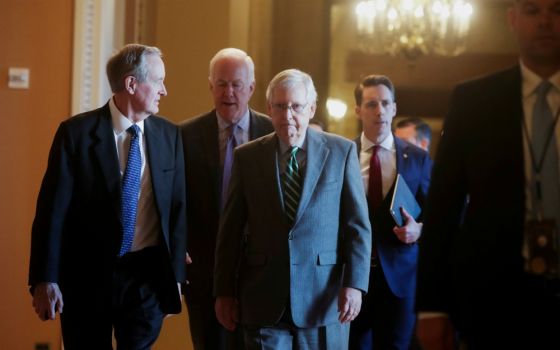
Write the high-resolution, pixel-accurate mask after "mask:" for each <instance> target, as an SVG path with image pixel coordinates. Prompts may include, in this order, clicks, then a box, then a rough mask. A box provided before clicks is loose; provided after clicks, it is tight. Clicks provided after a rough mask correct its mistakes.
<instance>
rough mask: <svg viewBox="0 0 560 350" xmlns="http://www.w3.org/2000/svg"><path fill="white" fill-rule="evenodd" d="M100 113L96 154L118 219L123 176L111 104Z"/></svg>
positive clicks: (96, 131) (96, 134) (96, 132)
mask: <svg viewBox="0 0 560 350" xmlns="http://www.w3.org/2000/svg"><path fill="white" fill-rule="evenodd" d="M99 113H100V115H99V119H98V120H99V122H98V124H97V126H96V129H95V131H94V135H95V137H96V139H97V140H96V142H95V143H94V152H95V156H96V158H97V162H98V164H99V167H100V168H101V172H102V173H103V177H104V179H105V184H106V185H107V191H108V192H109V195H110V197H111V203H112V205H113V209H114V211H115V214H116V215H117V217H119V218H120V210H121V209H120V207H121V204H120V203H121V202H120V201H121V195H120V193H121V174H120V167H119V160H118V158H117V146H116V144H115V136H114V133H113V123H112V121H111V112H110V110H109V104H106V105H105V106H103V107H102V108H101V109H100V112H99Z"/></svg>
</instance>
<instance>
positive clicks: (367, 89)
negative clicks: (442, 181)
mask: <svg viewBox="0 0 560 350" xmlns="http://www.w3.org/2000/svg"><path fill="white" fill-rule="evenodd" d="M354 98H355V101H356V108H355V111H356V114H357V116H358V117H359V118H360V121H361V122H362V129H363V133H362V134H361V135H360V137H359V138H357V139H356V140H355V142H356V145H357V148H358V153H359V158H360V168H361V171H362V179H363V182H364V187H365V193H366V194H367V200H368V208H369V219H370V222H371V227H372V231H373V245H372V256H371V272H370V280H369V293H368V294H367V295H365V296H364V304H363V307H362V312H361V313H360V314H359V315H358V317H357V318H356V320H355V321H354V322H352V324H351V328H350V348H351V349H356V350H358V349H360V350H370V349H376V350H377V349H399V350H408V349H409V347H410V344H411V340H412V335H413V333H414V324H415V321H416V313H415V311H414V296H415V293H416V267H417V257H418V245H417V243H416V242H417V241H418V239H419V238H420V234H421V231H422V223H420V222H417V221H416V219H418V218H414V217H412V216H410V215H408V213H406V212H403V218H406V219H405V222H404V224H403V225H402V226H401V227H399V226H398V225H397V224H396V223H395V220H394V219H393V217H392V216H391V212H390V209H391V208H390V207H391V199H392V198H393V193H394V191H395V181H396V178H397V175H400V176H401V177H402V178H403V180H404V181H405V182H406V184H407V186H408V187H409V188H410V191H411V192H412V194H413V195H414V196H415V197H416V200H417V201H418V203H419V204H420V205H421V206H422V205H423V204H424V202H425V199H426V195H427V192H428V187H429V185H430V172H431V170H432V161H431V160H430V157H429V156H428V154H427V153H426V152H425V151H424V150H422V149H420V148H418V147H416V146H414V145H412V144H410V143H408V142H405V141H403V140H400V139H399V138H396V137H394V135H393V133H392V132H391V123H392V121H393V118H394V117H395V115H396V114H397V103H396V102H395V88H394V85H393V83H392V82H391V80H390V79H389V78H388V77H386V76H384V75H369V76H367V77H365V78H364V79H363V80H362V81H361V82H360V83H359V84H358V85H357V86H356V89H355V90H354ZM396 210H400V208H396Z"/></svg>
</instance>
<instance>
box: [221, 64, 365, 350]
mask: <svg viewBox="0 0 560 350" xmlns="http://www.w3.org/2000/svg"><path fill="white" fill-rule="evenodd" d="M266 96H267V102H268V111H269V113H270V115H271V118H272V124H273V126H274V130H275V133H273V134H270V135H267V136H264V137H261V138H259V139H257V140H255V141H252V142H249V143H247V144H245V145H242V146H240V147H239V148H238V149H237V150H236V151H235V160H234V162H233V175H232V178H231V183H230V190H229V197H228V200H227V202H226V206H225V209H224V215H223V216H222V219H221V220H220V229H219V231H218V241H217V246H216V265H215V272H214V294H215V295H216V315H217V317H218V320H219V321H220V323H221V324H222V325H223V326H224V327H226V328H227V329H230V330H232V329H234V328H236V323H237V322H239V323H240V324H241V326H242V327H243V332H244V334H245V346H246V349H317V350H318V349H340V350H343V349H346V348H347V347H348V322H349V321H351V320H353V319H354V318H355V317H356V315H357V314H358V312H359V311H360V307H361V301H362V293H364V292H366V291H367V281H368V275H369V261H370V254H371V249H370V247H371V232H370V225H369V221H368V218H367V204H366V199H365V195H364V189H363V185H362V181H361V178H360V169H359V165H358V157H357V155H356V146H355V144H354V143H353V142H350V141H348V140H346V139H343V138H341V137H338V136H335V135H332V134H328V133H324V132H318V131H315V130H312V129H311V128H308V124H309V120H310V119H311V118H312V117H313V115H314V113H315V109H316V100H317V93H316V91H315V87H314V86H313V81H312V80H311V77H310V76H309V75H308V74H306V73H303V72H301V71H299V70H296V69H289V70H285V71H283V72H280V73H279V74H277V75H276V76H275V77H274V78H273V79H272V81H271V82H270V84H269V86H268V89H267V94H266Z"/></svg>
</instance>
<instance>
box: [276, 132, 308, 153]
mask: <svg viewBox="0 0 560 350" xmlns="http://www.w3.org/2000/svg"><path fill="white" fill-rule="evenodd" d="M276 138H277V139H278V147H279V148H280V154H286V153H287V152H288V151H289V150H291V149H292V147H294V146H290V145H287V144H285V143H284V142H282V140H280V138H279V137H276ZM306 139H307V133H306V134H305V137H304V138H303V139H302V140H301V141H300V142H299V143H298V144H297V145H295V147H297V148H299V149H302V150H303V151H305V149H306V146H305V145H306V142H305V140H306Z"/></svg>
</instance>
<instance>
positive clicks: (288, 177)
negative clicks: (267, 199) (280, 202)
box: [283, 147, 302, 226]
mask: <svg viewBox="0 0 560 350" xmlns="http://www.w3.org/2000/svg"><path fill="white" fill-rule="evenodd" d="M298 149H299V148H297V147H292V149H291V150H290V158H289V159H288V163H287V164H286V171H285V172H284V181H283V182H284V211H285V213H286V217H287V219H288V223H289V224H290V226H293V224H294V221H295V219H296V215H297V209H298V205H299V199H300V196H301V184H302V181H301V180H302V179H301V173H300V171H299V164H298V162H297V158H296V154H297V152H298Z"/></svg>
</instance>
